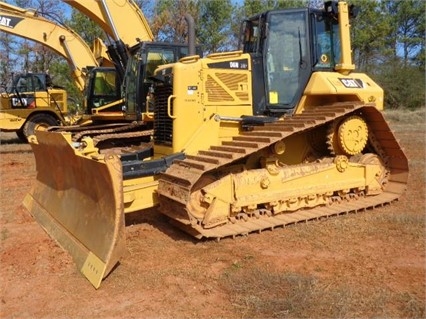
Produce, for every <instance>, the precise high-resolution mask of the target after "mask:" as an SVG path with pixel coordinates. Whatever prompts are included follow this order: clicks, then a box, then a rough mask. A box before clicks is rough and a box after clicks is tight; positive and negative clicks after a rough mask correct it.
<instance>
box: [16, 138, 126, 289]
mask: <svg viewBox="0 0 426 319" xmlns="http://www.w3.org/2000/svg"><path fill="white" fill-rule="evenodd" d="M70 138H71V137H70V135H69V134H68V133H54V132H42V131H37V132H36V136H31V138H30V143H31V147H32V149H33V152H34V156H35V161H36V170H37V177H36V181H35V183H34V184H33V186H32V189H31V191H30V193H29V194H28V195H27V196H26V197H25V199H24V205H25V207H26V208H27V209H28V210H29V212H30V213H31V214H32V216H33V217H34V218H35V219H36V220H37V222H38V223H39V224H41V225H42V227H43V228H44V229H45V230H46V232H47V233H48V234H49V235H50V236H51V237H53V238H54V239H55V240H56V241H57V242H58V243H59V244H60V245H61V246H62V247H63V248H64V249H65V250H67V251H68V252H69V253H70V254H71V256H72V257H73V259H74V261H75V263H76V265H77V267H78V268H79V269H80V271H81V272H82V273H83V275H84V276H86V277H87V279H88V280H89V281H90V282H91V283H92V285H93V286H94V287H95V288H98V287H99V286H100V284H101V281H102V279H103V278H105V276H107V275H108V273H109V272H110V271H111V269H112V268H113V267H114V266H115V264H116V263H117V262H118V260H119V258H120V257H121V256H122V255H123V253H124V251H125V223H124V212H123V198H122V197H123V191H122V173H121V171H122V170H121V164H120V160H119V159H118V157H117V156H114V155H108V156H99V155H98V156H97V157H96V158H92V157H90V156H86V155H82V154H81V153H79V152H77V151H76V150H74V148H73V147H72V145H71V143H68V140H67V139H70Z"/></svg>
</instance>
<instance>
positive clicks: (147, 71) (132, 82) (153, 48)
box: [122, 42, 202, 117]
mask: <svg viewBox="0 0 426 319" xmlns="http://www.w3.org/2000/svg"><path fill="white" fill-rule="evenodd" d="M196 53H197V54H199V55H200V56H201V55H202V53H201V48H200V47H196ZM188 55H189V47H188V45H187V44H174V43H163V42H143V43H142V44H141V46H140V47H137V48H136V49H135V52H133V53H132V54H131V57H130V59H129V62H128V63H127V68H126V74H125V77H124V79H125V80H124V82H123V89H122V92H124V94H125V96H124V97H125V101H126V107H125V111H126V114H127V115H128V116H132V117H133V116H134V115H136V116H137V117H140V116H141V114H142V113H143V112H152V111H153V107H152V106H151V105H150V103H149V102H150V99H149V96H150V95H151V87H152V84H153V79H152V76H153V75H154V71H155V70H156V69H157V67H158V66H160V65H165V64H169V63H175V62H177V61H179V60H180V59H181V58H183V57H186V56H188ZM147 97H148V98H147Z"/></svg>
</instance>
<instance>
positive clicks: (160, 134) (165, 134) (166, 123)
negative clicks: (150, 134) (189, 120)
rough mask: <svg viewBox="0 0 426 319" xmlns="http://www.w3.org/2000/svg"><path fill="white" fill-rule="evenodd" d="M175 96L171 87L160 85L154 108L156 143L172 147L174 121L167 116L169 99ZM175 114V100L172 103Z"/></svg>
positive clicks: (156, 93)
mask: <svg viewBox="0 0 426 319" xmlns="http://www.w3.org/2000/svg"><path fill="white" fill-rule="evenodd" d="M172 94H173V87H172V86H171V85H159V86H157V87H156V88H155V106H154V143H155V144H162V145H167V146H171V145H172V141H173V136H172V135H173V120H172V119H171V118H170V117H169V116H168V115H167V99H168V97H169V96H170V95H172ZM171 103H172V105H171V111H172V114H173V99H172V101H171Z"/></svg>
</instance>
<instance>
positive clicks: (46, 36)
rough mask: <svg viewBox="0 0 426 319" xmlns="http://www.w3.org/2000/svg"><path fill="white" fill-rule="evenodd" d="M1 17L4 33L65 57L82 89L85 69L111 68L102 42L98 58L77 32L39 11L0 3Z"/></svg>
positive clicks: (77, 83) (97, 46)
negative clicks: (32, 42)
mask: <svg viewBox="0 0 426 319" xmlns="http://www.w3.org/2000/svg"><path fill="white" fill-rule="evenodd" d="M0 17H1V18H0V30H1V31H4V32H6V33H9V34H12V35H16V36H19V37H22V38H26V39H29V40H32V41H35V42H38V43H40V44H42V45H44V46H46V47H48V48H50V49H52V50H53V51H54V52H55V53H57V54H59V55H60V56H62V57H64V58H65V59H66V60H67V62H68V64H69V66H70V68H71V72H72V76H73V78H74V80H75V83H76V85H77V87H78V88H79V89H80V90H83V89H84V85H85V82H86V75H85V74H84V72H83V69H84V68H86V67H87V66H93V67H97V66H100V64H102V65H103V66H111V65H112V62H111V61H110V60H109V58H107V56H106V54H105V45H104V44H103V43H102V42H101V41H98V42H97V45H96V46H95V48H96V52H97V53H96V55H95V54H94V53H93V51H92V50H91V49H90V47H89V46H88V45H87V44H86V43H85V42H84V40H83V39H82V38H81V37H80V36H79V35H78V34H77V33H76V32H74V31H73V30H71V29H69V28H66V27H64V26H61V25H59V24H56V23H54V22H52V21H49V20H47V19H45V18H43V17H41V16H38V15H37V12H36V11H33V10H25V9H22V8H19V7H15V6H12V5H10V4H7V3H5V2H0Z"/></svg>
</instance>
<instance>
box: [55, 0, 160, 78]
mask: <svg viewBox="0 0 426 319" xmlns="http://www.w3.org/2000/svg"><path fill="white" fill-rule="evenodd" d="M63 1H64V2H65V3H67V4H69V5H70V6H72V7H73V8H74V9H76V10H78V11H80V12H81V13H83V14H84V15H86V16H87V17H88V18H90V19H91V20H93V21H94V22H95V23H96V24H97V25H99V26H100V27H101V28H102V30H104V31H105V33H106V34H107V35H108V36H110V37H111V38H112V39H113V40H114V43H112V44H110V45H108V54H109V56H110V57H111V59H112V60H113V61H114V65H115V68H116V71H117V72H118V75H119V76H120V78H121V79H123V78H124V71H125V69H126V65H127V61H128V57H129V56H130V55H131V54H130V51H129V50H128V48H129V47H133V46H135V45H137V44H138V43H139V42H140V41H147V42H152V41H153V39H154V36H153V34H152V32H151V29H150V27H149V25H148V22H147V20H146V19H145V16H144V15H143V13H142V11H141V10H140V9H139V7H138V6H137V5H136V4H135V3H134V2H133V1H132V0H122V1H114V0H99V1H85V0H63Z"/></svg>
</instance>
